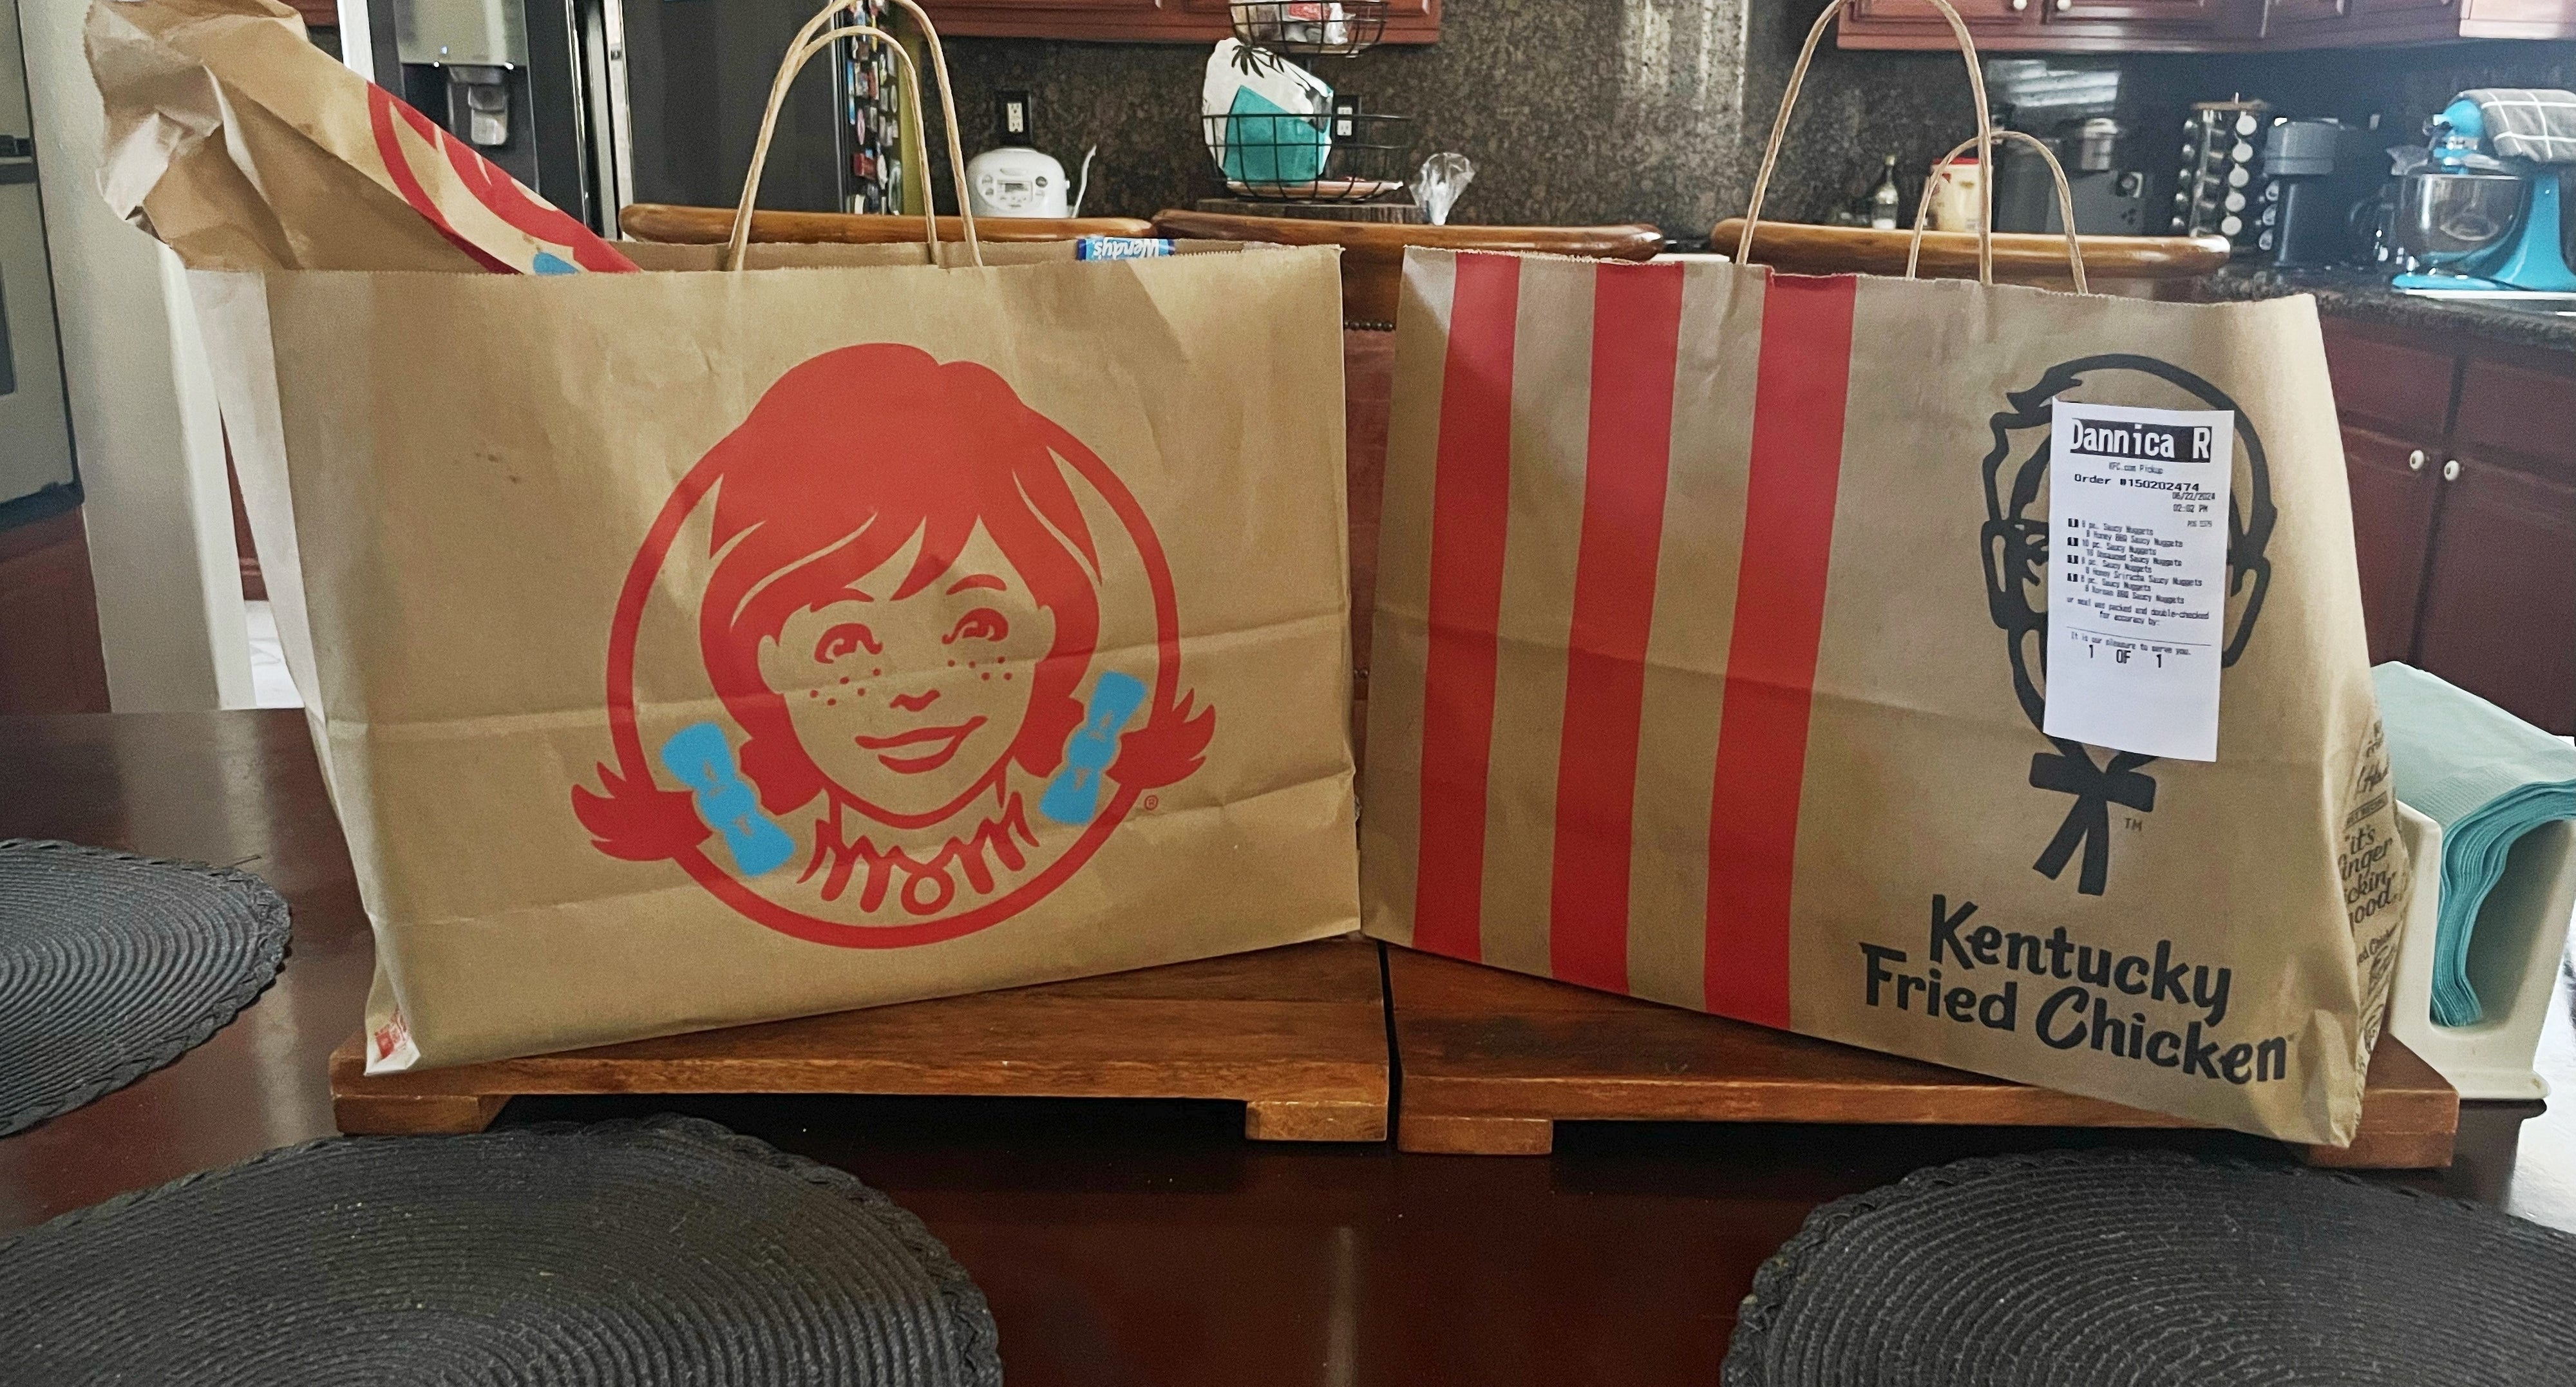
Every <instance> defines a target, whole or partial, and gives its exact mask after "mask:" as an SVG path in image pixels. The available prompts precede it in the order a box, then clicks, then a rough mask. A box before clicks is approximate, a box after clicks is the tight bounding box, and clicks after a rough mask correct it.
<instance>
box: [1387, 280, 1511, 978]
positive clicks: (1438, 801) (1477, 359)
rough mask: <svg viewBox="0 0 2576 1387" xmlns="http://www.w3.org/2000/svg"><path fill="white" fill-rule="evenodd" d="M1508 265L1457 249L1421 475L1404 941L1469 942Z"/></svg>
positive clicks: (1501, 455)
mask: <svg viewBox="0 0 2576 1387" xmlns="http://www.w3.org/2000/svg"><path fill="white" fill-rule="evenodd" d="M1520 276H1521V262H1520V261H1519V259H1518V258H1516V257H1514V256H1508V255H1461V256H1459V257H1458V259H1457V281H1456V288H1455V291H1454V293H1453V296H1452V298H1451V301H1450V311H1449V355H1448V360H1447V361H1446V363H1445V364H1444V366H1443V370H1442V377H1441V385H1440V444H1439V451H1438V453H1437V455H1436V456H1435V457H1434V459H1433V471H1432V481H1431V517H1432V518H1431V598H1430V624H1431V630H1430V641H1429V646H1430V648H1429V649H1428V651H1427V652H1426V653H1425V659H1424V669H1423V677H1422V803H1421V815H1420V817H1421V825H1422V830H1421V842H1420V846H1419V847H1418V849H1417V850H1416V859H1417V860H1416V865H1415V872H1416V875H1415V878H1414V887H1413V946H1414V947H1415V948H1417V949H1427V950H1429V951H1431V952H1433V953H1441V954H1449V955H1451V956H1453V957H1457V958H1467V959H1472V958H1477V957H1480V956H1481V955H1482V953H1483V944H1482V939H1481V933H1480V927H1479V918H1480V913H1479V910H1478V903H1479V901H1480V899H1481V897H1482V895H1483V893H1484V882H1485V776H1486V771H1487V761H1488V759H1489V758H1490V756H1491V755H1492V749H1493V739H1494V639H1495V632H1496V630H1497V629H1498V627H1499V624H1500V620H1501V614H1502V605H1503V541H1504V528H1505V520H1506V515H1507V513H1508V510H1509V507H1510V501H1511V482H1512V339H1513V328H1514V323H1515V320H1516V319H1517V317H1518V315H1519V312H1520V286H1521V278H1520Z"/></svg>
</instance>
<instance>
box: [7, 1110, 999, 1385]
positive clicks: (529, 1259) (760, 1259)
mask: <svg viewBox="0 0 2576 1387" xmlns="http://www.w3.org/2000/svg"><path fill="white" fill-rule="evenodd" d="M0 1306H6V1307H9V1308H8V1310H7V1312H6V1313H0V1382H5V1383H11V1384H15V1383H22V1382H23V1383H30V1384H34V1383H42V1384H47V1387H56V1385H57V1384H68V1383H90V1382H134V1383H144V1382H148V1383H154V1384H181V1385H183V1387H191V1385H194V1384H204V1387H259V1385H260V1384H271V1383H275V1384H287V1383H295V1384H317V1385H320V1384H329V1385H330V1387H338V1385H339V1384H358V1383H364V1384H370V1387H374V1384H409V1383H422V1384H427V1383H439V1384H450V1383H454V1384H467V1383H471V1384H496V1385H497V1384H537V1383H545V1384H566V1385H569V1384H600V1385H601V1387H606V1385H607V1384H618V1387H664V1384H683V1383H685V1384H728V1385H733V1384H739V1387H773V1385H775V1387H783V1385H784V1384H791V1383H792V1384H798V1387H806V1385H807V1384H811V1387H842V1384H865V1385H867V1387H876V1385H877V1384H883V1385H884V1387H897V1385H898V1384H900V1387H998V1384H999V1383H1000V1382H1001V1376H1002V1369H1001V1360H1000V1358H999V1356H998V1353H997V1351H996V1348H995V1337H996V1336H995V1333H994V1328H993V1319H992V1316H991V1314H990V1313H989V1312H988V1311H987V1310H986V1309H985V1306H984V1296H983V1293H982V1292H981V1291H978V1290H977V1289H976V1288H975V1284H974V1282H972V1281H970V1280H968V1279H967V1276H966V1273H965V1271H964V1270H963V1269H962V1268H960V1267H959V1266H958V1265H957V1264H956V1262H955V1261H954V1260H952V1259H951V1258H950V1257H949V1255H948V1250H947V1249H946V1248H945V1247H942V1246H941V1245H940V1243H939V1240H938V1239H936V1238H934V1237H932V1236H931V1234H930V1231H929V1230H928V1229H926V1228H924V1227H922V1225H921V1221H920V1220H919V1219H916V1218H914V1217H913V1216H912V1215H911V1214H909V1213H906V1212H904V1211H903V1210H902V1209H900V1208H898V1207H896V1206H895V1204H894V1202H893V1201H892V1200H889V1199H887V1198H886V1197H885V1196H884V1195H882V1194H879V1193H878V1192H876V1191H875V1190H872V1189H869V1188H868V1187H867V1186H865V1185H862V1184H860V1183H859V1182H858V1181H857V1180H856V1179H854V1178H852V1177H851V1176H849V1175H847V1174H845V1173H843V1172H841V1171H838V1170H834V1169H831V1168H830V1167H827V1166H822V1165H817V1164H816V1163H814V1162H812V1161H808V1160H805V1159H803V1158H801V1157H797V1156H791V1155H788V1154H786V1153H784V1152H781V1151H778V1150H776V1149H775V1148H773V1147H770V1146H768V1145H765V1144H763V1143H761V1142H758V1141H755V1140H753V1139H751V1138H749V1137H745V1136H741V1135H738V1134H736V1133H733V1132H729V1131H727V1130H725V1129H724V1128H722V1127H719V1126H716V1125H715V1124H714V1123H711V1122H704V1121H700V1120H698V1119H695V1118H679V1117H660V1118H654V1119H651V1120H649V1121H643V1122H603V1123H597V1124H594V1125H590V1126H575V1125H565V1124H558V1125H553V1126H544V1127H526V1128H518V1129H504V1130H501V1131H494V1132H482V1133H477V1134H475V1135H473V1136H440V1137H334V1138H330V1139H327V1140H324V1141H318V1142H314V1143H311V1144H310V1145H306V1146H297V1147H289V1148H287V1149H284V1150H280V1151H272V1152H269V1153H268V1154H266V1155H263V1156H258V1157H254V1158H253V1159H251V1160H249V1161H245V1162H243V1163H242V1164H240V1165H237V1166H234V1167H232V1168H230V1169H228V1170H220V1171H215V1172H213V1173H210V1174H204V1175H192V1176H189V1177H188V1178H186V1179H184V1180H179V1181H177V1182H175V1183H172V1184H169V1185H164V1186H162V1187H161V1188H160V1189H157V1190H149V1191H145V1192H143V1193H141V1194H134V1195H126V1196H123V1197H120V1198H117V1199H112V1200H109V1201H108V1202H106V1203H104V1204H100V1205H97V1206H96V1207H93V1208H89V1209H84V1210H81V1211H79V1212H77V1213H71V1214H65V1215H64V1216H63V1217H61V1218H58V1219H56V1220H54V1221H53V1222H51V1223H48V1224H46V1225H44V1226H43V1227H41V1228H37V1229H33V1230H31V1231H29V1232H27V1233H25V1234H23V1235H21V1236H20V1237H18V1238H17V1239H15V1240H14V1241H10V1242H0Z"/></svg>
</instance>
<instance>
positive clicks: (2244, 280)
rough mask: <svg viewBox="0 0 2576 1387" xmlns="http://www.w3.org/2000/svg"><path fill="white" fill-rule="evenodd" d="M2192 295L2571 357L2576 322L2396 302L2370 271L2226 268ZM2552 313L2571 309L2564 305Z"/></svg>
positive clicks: (2406, 297) (2479, 306) (2423, 299)
mask: <svg viewBox="0 0 2576 1387" xmlns="http://www.w3.org/2000/svg"><path fill="white" fill-rule="evenodd" d="M2191 287H2192V290H2193V297H2195V298H2199V299H2203V300H2216V299H2276V298H2282V297H2284V296H2287V295H2290V294H2314V295H2316V297H2317V311H2318V312H2320V313H2323V314H2325V315H2327V316H2329V317H2337V318H2351V319H2356V320H2358V321H2361V322H2369V323H2378V324H2381V325H2383V326H2387V327H2395V328H2414V329H2419V330H2422V331H2426V332H2443V333H2458V334H2465V335H2468V336H2472V337H2482V338H2485V339H2486V340H2488V341H2491V342H2502V343H2507V344H2509V345H2513V346H2520V347H2537V348H2540V349H2541V350H2544V351H2576V315H2567V316H2562V315H2558V314H2552V313H2543V312H2535V311H2533V310H2531V309H2525V308H2506V307H2500V306H2497V305H2495V304H2493V303H2489V302H2483V301H2462V300H2446V299H2436V298H2429V297H2427V296H2425V295H2422V294H2401V293H2399V292H2397V291H2396V290H2394V289H2391V288H2389V287H2388V277H2387V276H2386V275H2384V274H2373V273H2371V272H2370V271H2367V270H2276V269H2273V268H2271V267H2269V266H2259V267H2258V266H2252V265H2230V266H2228V267H2227V268H2226V269H2223V270H2220V271H2219V272H2217V273H2216V274H2213V275H2209V276H2207V277H2206V278H2203V279H2200V280H2198V281H2195V282H2193V284H2192V286H2191ZM2557 306H2558V307H2561V308H2567V307H2576V305H2571V304H2567V303H2564V302H2561V303H2559V304H2558V305H2557Z"/></svg>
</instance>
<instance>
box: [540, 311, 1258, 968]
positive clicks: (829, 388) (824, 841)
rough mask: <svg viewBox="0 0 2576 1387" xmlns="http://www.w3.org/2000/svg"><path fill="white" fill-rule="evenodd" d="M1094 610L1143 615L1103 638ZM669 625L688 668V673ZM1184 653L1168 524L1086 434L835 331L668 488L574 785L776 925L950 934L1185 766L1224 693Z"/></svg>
mask: <svg viewBox="0 0 2576 1387" xmlns="http://www.w3.org/2000/svg"><path fill="white" fill-rule="evenodd" d="M692 550H694V551H695V553H694V554H692V553H691V551H692ZM675 553H677V554H680V555H685V556H688V557H689V558H690V559H691V561H690V562H688V563H686V564H685V565H676V564H675V563H674V556H675ZM682 573H688V574H697V575H702V576H698V577H691V578H686V579H682V578H681V577H680V576H679V575H680V574H682ZM692 587H694V588H695V589H696V591H695V593H694V610H689V609H688V608H687V604H686V603H681V604H675V603H674V602H673V600H672V594H673V593H674V592H686V591H687V590H688V589H690V588H692ZM1104 622H1105V623H1107V624H1108V625H1109V626H1110V628H1111V629H1114V630H1118V631H1121V632H1141V631H1144V630H1147V629H1150V630H1151V631H1152V632H1153V638H1152V639H1151V640H1149V641H1143V640H1136V639H1130V638H1127V637H1125V636H1122V637H1121V638H1120V639H1119V640H1118V641H1117V642H1115V643H1114V644H1115V647H1116V649H1117V650H1118V652H1119V653H1118V654H1117V657H1116V658H1115V659H1108V658H1104V657H1102V655H1101V654H1100V652H1099V649H1098V647H1099V646H1100V644H1101V640H1100V636H1101V632H1102V630H1103V626H1104ZM682 647H688V648H691V651H692V654H693V655H694V657H695V658H694V661H693V662H692V663H693V664H694V665H695V668H692V669H675V668H672V666H673V664H674V663H675V662H674V660H673V658H672V656H671V654H670V652H671V651H673V650H674V649H678V648H682ZM645 651H652V652H655V655H654V657H653V667H652V668H651V669H650V670H647V671H643V672H642V676H641V678H639V671H638V668H637V666H638V662H639V659H640V658H642V652H645ZM1179 663H1180V645H1179V615H1178V603H1177V597H1176V594H1175V593H1174V592H1173V588H1172V580H1171V574H1170V571H1169V568H1168V566H1167V565H1166V564H1165V562H1164V557H1163V552H1162V546H1161V543H1160V542H1159V540H1157V538H1156V537H1155V535H1154V533H1153V530H1152V527H1151V526H1150V525H1149V524H1148V523H1147V522H1146V519H1145V516H1144V513H1143V511H1142V510H1141V509H1140V508H1139V507H1138V506H1137V504H1136V502H1135V499H1134V498H1133V497H1132V496H1130V495H1129V494H1128V492H1127V490H1126V488H1125V486H1124V485H1123V484H1121V483H1120V481H1119V480H1118V478H1117V476H1116V475H1115V474H1114V473H1112V472H1111V471H1110V470H1109V469H1108V468H1107V467H1106V466H1105V465H1104V464H1102V462H1101V461H1100V459H1099V458H1097V457H1095V456H1094V455H1093V454H1092V453H1091V452H1090V450H1089V449H1088V448H1086V447H1084V446H1083V444H1082V443H1081V442H1080V441H1079V440H1077V439H1075V438H1074V437H1073V436H1072V435H1071V434H1069V433H1067V432H1066V431H1065V430H1064V429H1062V428H1061V427H1059V426H1057V425H1056V424H1055V423H1053V421H1051V420H1048V419H1047V418H1045V417H1044V416H1042V415H1039V414H1038V413H1036V412H1035V411H1034V410H1031V409H1030V408H1028V406H1027V405H1025V404H1024V403H1022V402H1021V401H1020V400H1019V398H1018V397H1017V396H1016V395H1015V394H1014V393H1013V392H1012V390H1011V389H1010V387H1009V386H1008V385H1007V384H1006V383H1004V382H1003V381H1002V380H1001V378H1000V377H998V376H996V375H994V374H993V373H992V372H991V371H989V370H986V369H985V368H983V367H980V366H976V365H974V364H972V363H966V362H950V363H940V362H937V361H935V360H933V359H932V358H931V357H930V356H929V355H928V354H927V353H924V352H921V351H918V350H916V349H914V348H910V347H902V346H891V345H874V346H861V347H846V348H842V349H840V350H838V351H833V352H827V353H824V354H823V355H821V356H818V357H815V358H813V359H812V360H809V361H807V362H805V363H804V364H802V365H800V366H798V367H796V368H795V369H793V370H791V371H789V372H788V373H787V374H786V375H785V376H782V377H781V378H780V379H779V380H778V382H777V383H776V384H774V385H772V386H771V387H770V389H769V390H768V392H767V393H766V394H764V395H763V396H762V397H761V400H760V402H759V404H758V405H756V406H755V407H754V408H753V410H752V411H751V414H750V416H749V417H748V418H746V419H745V420H744V421H743V422H742V423H741V425H740V426H738V427H737V428H736V429H735V430H734V431H733V432H732V433H731V434H729V435H727V436H726V438H725V439H724V440H723V441H722V442H720V443H718V444H717V445H716V446H715V447H714V448H713V449H711V450H709V452H708V453H707V455H706V457H705V458H703V459H702V460H701V461H700V462H699V463H698V464H697V466H695V467H693V468H692V469H690V471H689V473H688V475H687V476H686V477H685V478H683V479H682V481H681V483H680V485H679V487H678V488H677V489H676V490H675V491H674V492H673V493H672V495H671V498H670V500H669V501H668V502H667V503H665V505H664V506H663V509H662V513H661V515H660V516H659V517H658V518H657V519H656V521H655V523H654V525H653V528H652V530H651V531H650V532H649V533H648V534H647V536H646V538H645V541H644V544H643V546H642V549H641V550H640V552H638V554H637V555H636V558H635V562H634V564H633V566H632V567H631V568H630V570H629V572H628V575H627V581H626V586H625V589H624V591H623V592H622V594H621V595H620V598H619V602H618V609H617V613H616V616H615V619H614V621H613V623H612V626H611V633H610V644H609V659H608V674H609V690H608V694H609V703H608V715H609V730H610V733H611V738H612V740H613V742H614V744H615V747H616V765H615V766H614V767H610V766H608V765H602V766H601V767H600V768H599V774H598V782H599V788H597V789H595V790H594V789H591V788H588V787H577V788H576V789H575V790H574V791H573V809H574V811H575V813H576V814H577V815H578V816H579V817H580V819H581V821H582V823H583V824H584V825H585V826H586V827H587V828H589V830H590V831H591V833H592V835H593V837H594V839H595V840H596V842H597V845H598V847H599V849H600V851H602V852H604V853H607V854H608V855H610V856H612V857H618V858H623V859H628V860H633V861H648V862H649V861H665V860H667V861H670V862H673V863H675V864H677V865H678V866H679V867H680V868H681V869H682V870H683V871H685V872H686V873H687V874H688V875H689V876H690V877H691V878H693V879H694V880H696V881H697V882H698V884H699V885H701V886H703V887H705V888H706V889H707V890H708V891H710V892H711V893H713V894H714V895H715V896H716V897H717V898H718V899H720V900H722V901H724V902H725V903H726V904H727V905H729V906H731V907H732V908H733V909H735V910H736V911H738V912H740V913H742V914H744V915H746V916H749V917H750V918H752V919H754V920H756V921H758V922H759V923H761V924H764V925H768V926H770V927H771V928H774V929H778V930H781V931H784V932H786V933H789V934H793V935H797V936H799V937H802V938H806V939H812V940H817V941H820V942H825V943H832V944H840V945H848V946H856V947H893V946H901V945H908V944H919V943H928V942H934V941H936V940H940V939H947V938H953V937H955V936H957V935H960V934H964V933H968V932H971V931H973V930H977V929H981V928H984V927H986V926H989V925H992V924H995V923H998V922H1000V921H1002V920H1005V919H1008V918H1010V917H1011V916H1012V915H1015V914H1017V913H1018V912H1019V911H1021V910H1024V909H1026V908H1027V907H1028V906H1029V905H1030V904H1032V903H1033V902H1035V901H1037V900H1040V899H1043V898H1044V897H1045V896H1046V895H1047V894H1048V893H1049V892H1051V891H1053V890H1054V889H1055V887H1056V886H1057V885H1059V884H1061V883H1062V882H1063V881H1064V880H1065V879H1066V878H1067V877H1069V876H1070V875H1071V874H1072V873H1073V872H1075V871H1077V870H1079V869H1080V868H1081V866H1082V864H1083V863H1084V862H1085V861H1086V860H1088V859H1089V857H1090V856H1091V854H1092V853H1093V852H1094V851H1095V850H1096V849H1097V848H1098V847H1099V845H1100V843H1101V842H1102V840H1103V839H1104V838H1105V837H1106V836H1107V835H1108V834H1109V833H1111V832H1112V831H1114V830H1115V829H1116V827H1117V826H1118V824H1119V823H1120V822H1121V821H1122V820H1123V819H1124V818H1125V817H1126V816H1127V815H1128V814H1130V813H1131V812H1135V810H1136V807H1137V805H1138V803H1139V801H1140V799H1142V798H1143V792H1144V791H1146V790H1150V789H1154V788H1157V787H1161V786H1165V785H1169V784H1172V783H1174V782H1176V781H1178V780H1180V779H1182V778H1184V777H1186V776H1187V775H1189V774H1190V773H1191V772H1192V771H1193V770H1195V769H1196V768H1197V766H1198V764H1199V761H1200V758H1201V755H1202V753H1203V752H1204V750H1205V748H1206V746H1207V744H1208V740H1209V738H1210V737H1211V736H1212V735H1213V733H1214V728H1215V714H1214V710H1213V709H1209V708H1204V707H1195V706H1194V700H1193V699H1192V698H1191V697H1190V696H1189V695H1188V694H1186V693H1184V692H1183V691H1182V690H1181V689H1180V682H1179V680H1180V669H1179ZM646 681H649V683H650V685H651V687H652V689H653V690H654V697H653V698H651V699H649V700H645V699H639V698H638V696H637V685H638V683H639V682H646ZM693 690H694V692H693ZM710 705H713V707H715V708H717V709H720V710H721V712H720V714H719V715H715V716H704V715H703V714H704V713H705V711H706V710H707V709H708V708H709V706H710ZM1147 802H1148V803H1149V804H1150V801H1147Z"/></svg>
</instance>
